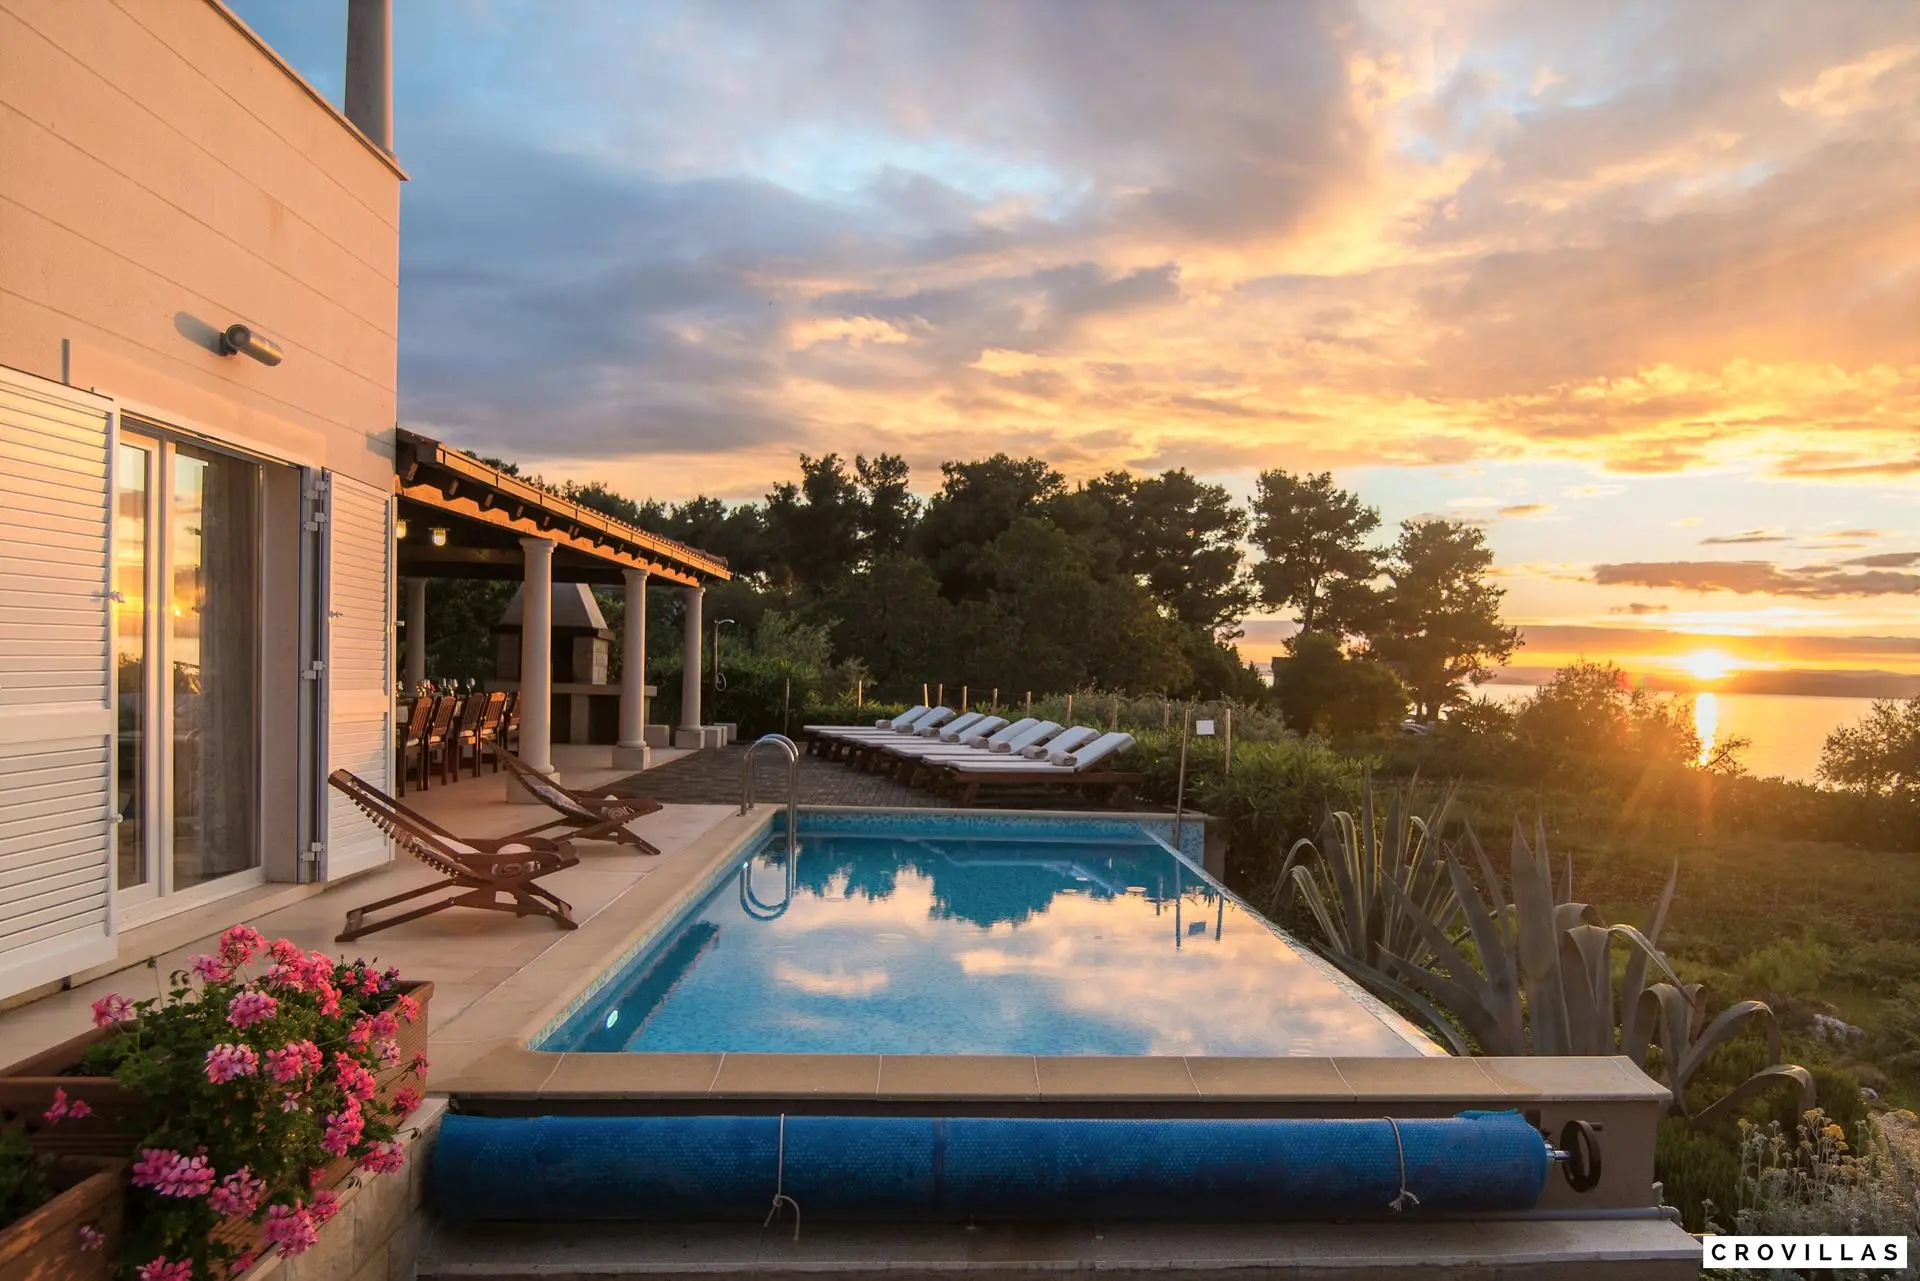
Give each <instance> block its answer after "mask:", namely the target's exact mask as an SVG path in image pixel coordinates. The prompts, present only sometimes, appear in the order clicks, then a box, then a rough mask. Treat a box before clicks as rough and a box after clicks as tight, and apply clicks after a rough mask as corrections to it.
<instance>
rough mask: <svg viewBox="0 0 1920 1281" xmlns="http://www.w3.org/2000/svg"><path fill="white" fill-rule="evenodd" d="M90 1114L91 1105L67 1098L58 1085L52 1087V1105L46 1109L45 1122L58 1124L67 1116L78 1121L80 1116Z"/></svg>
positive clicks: (91, 1112)
mask: <svg viewBox="0 0 1920 1281" xmlns="http://www.w3.org/2000/svg"><path fill="white" fill-rule="evenodd" d="M92 1115H93V1109H92V1108H91V1107H88V1106H87V1105H86V1104H85V1103H82V1102H81V1101H80V1100H79V1099H72V1100H69V1099H68V1098H67V1092H66V1091H65V1090H63V1089H61V1088H59V1087H58V1086H55V1087H54V1091H53V1106H52V1107H50V1108H48V1109H47V1111H46V1122H47V1124H48V1125H58V1124H59V1123H60V1122H62V1121H64V1120H66V1119H68V1118H69V1117H71V1118H72V1119H73V1120H75V1121H78V1120H79V1119H80V1118H82V1117H87V1116H92Z"/></svg>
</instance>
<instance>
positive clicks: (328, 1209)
mask: <svg viewBox="0 0 1920 1281" xmlns="http://www.w3.org/2000/svg"><path fill="white" fill-rule="evenodd" d="M307 1212H308V1213H309V1214H311V1215H312V1216H313V1222H314V1225H315V1226H316V1227H318V1226H324V1225H325V1223H326V1222H327V1220H328V1219H331V1218H332V1217H333V1216H334V1215H336V1214H338V1213H340V1198H339V1197H337V1196H335V1195H334V1194H333V1193H332V1192H316V1193H314V1194H313V1205H312V1206H311V1207H309V1208H308V1211H307Z"/></svg>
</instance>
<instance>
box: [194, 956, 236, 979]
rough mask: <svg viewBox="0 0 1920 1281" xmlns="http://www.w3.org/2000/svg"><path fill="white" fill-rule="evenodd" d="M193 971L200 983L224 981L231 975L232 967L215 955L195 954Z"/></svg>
mask: <svg viewBox="0 0 1920 1281" xmlns="http://www.w3.org/2000/svg"><path fill="white" fill-rule="evenodd" d="M193 973H194V977H196V978H198V979H199V980H200V981H201V982H202V983H225V982H226V981H227V980H228V979H230V978H232V977H233V967H232V966H230V965H228V964H227V963H226V962H225V961H223V960H221V959H220V958H219V957H217V956H196V957H194V958H193Z"/></svg>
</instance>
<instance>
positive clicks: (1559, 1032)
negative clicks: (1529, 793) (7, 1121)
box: [1512, 820, 1573, 1055]
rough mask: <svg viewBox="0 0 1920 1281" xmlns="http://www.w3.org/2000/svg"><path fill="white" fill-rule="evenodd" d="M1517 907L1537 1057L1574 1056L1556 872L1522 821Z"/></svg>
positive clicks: (1517, 841) (1516, 828) (1516, 848)
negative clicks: (1532, 845) (1555, 891)
mask: <svg viewBox="0 0 1920 1281" xmlns="http://www.w3.org/2000/svg"><path fill="white" fill-rule="evenodd" d="M1512 875H1513V907H1514V927H1515V935H1516V943H1517V948H1518V951H1519V954H1520V974H1521V977H1522V979H1523V981H1524V983H1525V990H1526V999H1527V1013H1528V1014H1529V1015H1530V1016H1531V1022H1532V1024H1533V1052H1534V1053H1535V1054H1541V1055H1562V1054H1570V1053H1572V1052H1573V1046H1572V1038H1571V1037H1570V1036H1569V1035H1568V1030H1567V1005H1566V997H1565V995H1564V992H1563V990H1562V987H1561V979H1560V937H1559V936H1560V930H1559V928H1558V922H1557V920H1556V919H1555V917H1556V913H1555V911H1554V903H1553V872H1552V868H1551V867H1550V866H1549V864H1548V862H1547V849H1546V845H1545V844H1544V842H1543V843H1542V844H1541V845H1540V847H1539V848H1538V849H1530V848H1528V846H1527V838H1526V835H1525V833H1524V832H1522V831H1521V828H1520V824H1519V822H1518V820H1516V821H1515V822H1514V825H1513V872H1512Z"/></svg>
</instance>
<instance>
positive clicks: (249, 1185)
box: [207, 1165, 267, 1219]
mask: <svg viewBox="0 0 1920 1281" xmlns="http://www.w3.org/2000/svg"><path fill="white" fill-rule="evenodd" d="M266 1193H267V1184H266V1181H265V1180H264V1179H256V1178H254V1177H253V1171H252V1170H250V1169H249V1168H247V1167H246V1166H244V1165H243V1166H241V1167H240V1168H239V1169H237V1170H235V1171H234V1172H233V1173H232V1174H229V1175H228V1176H227V1177H226V1178H224V1179H222V1180H221V1181H220V1186H219V1187H217V1188H215V1189H214V1190H213V1191H212V1192H210V1193H209V1194H208V1195H207V1204H208V1205H210V1206H212V1207H213V1212H214V1213H215V1214H218V1215H219V1216H221V1217H222V1218H226V1219H244V1218H246V1217H247V1216H249V1215H251V1214H252V1213H253V1212H254V1211H255V1210H258V1209H259V1208H260V1199H261V1198H262V1197H263V1196H265V1195H266Z"/></svg>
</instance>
